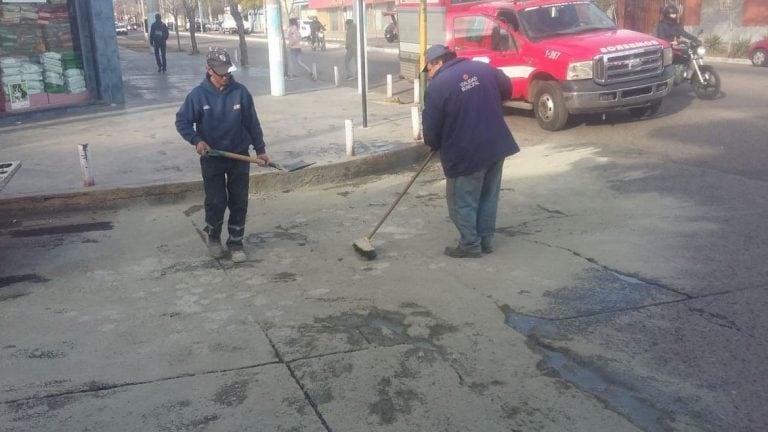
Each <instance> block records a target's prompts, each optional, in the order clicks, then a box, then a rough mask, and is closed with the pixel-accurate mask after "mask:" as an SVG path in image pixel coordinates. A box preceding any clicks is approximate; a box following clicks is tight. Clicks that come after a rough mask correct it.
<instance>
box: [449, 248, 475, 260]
mask: <svg viewBox="0 0 768 432" xmlns="http://www.w3.org/2000/svg"><path fill="white" fill-rule="evenodd" d="M443 253H444V254H446V255H448V256H449V257H451V258H480V257H481V256H482V254H481V253H480V252H477V251H470V250H466V249H462V248H460V247H458V246H456V247H450V246H447V247H446V248H445V250H444V251H443Z"/></svg>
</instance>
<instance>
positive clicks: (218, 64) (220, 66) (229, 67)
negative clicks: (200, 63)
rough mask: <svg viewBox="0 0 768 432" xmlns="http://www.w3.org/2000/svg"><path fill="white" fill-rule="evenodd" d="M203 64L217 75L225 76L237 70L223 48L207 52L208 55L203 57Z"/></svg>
mask: <svg viewBox="0 0 768 432" xmlns="http://www.w3.org/2000/svg"><path fill="white" fill-rule="evenodd" d="M205 62H206V64H208V67H209V68H211V69H213V71H214V72H216V74H217V75H226V74H228V73H229V72H234V71H236V70H237V67H235V65H233V64H232V59H231V58H230V57H229V53H228V52H227V50H225V49H223V48H216V49H213V50H211V51H208V54H207V55H206V56H205Z"/></svg>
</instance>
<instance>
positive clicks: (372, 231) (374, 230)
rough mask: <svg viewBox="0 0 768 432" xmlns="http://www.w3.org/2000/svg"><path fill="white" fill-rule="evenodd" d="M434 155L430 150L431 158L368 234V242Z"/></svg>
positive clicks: (424, 163)
mask: <svg viewBox="0 0 768 432" xmlns="http://www.w3.org/2000/svg"><path fill="white" fill-rule="evenodd" d="M434 155H435V151H434V150H430V152H429V156H427V158H426V159H425V160H424V162H423V163H422V164H421V167H419V170H418V171H416V174H414V175H413V177H411V180H410V181H409V182H408V184H407V185H405V188H404V189H403V191H402V192H400V195H398V196H397V199H396V200H395V202H393V203H392V205H391V206H389V210H387V213H385V214H384V217H383V218H381V220H380V221H379V223H377V224H376V226H375V227H374V228H373V230H371V233H370V234H368V240H371V239H372V238H373V236H374V234H376V231H378V230H379V228H380V227H381V225H382V224H384V221H385V220H387V218H388V217H389V214H390V213H392V210H394V209H395V206H397V203H399V202H400V200H401V199H403V197H404V196H405V193H406V192H408V189H410V188H411V185H412V184H413V182H415V181H416V177H418V176H419V174H421V172H422V171H424V168H426V166H427V164H428V163H429V161H430V160H432V156H434Z"/></svg>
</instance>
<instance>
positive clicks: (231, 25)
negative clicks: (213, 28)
mask: <svg viewBox="0 0 768 432" xmlns="http://www.w3.org/2000/svg"><path fill="white" fill-rule="evenodd" d="M243 30H244V31H245V34H250V33H251V27H250V23H248V22H246V21H245V20H244V21H243ZM219 31H220V32H221V33H232V34H237V22H235V17H233V16H232V15H225V16H224V20H223V21H222V22H221V25H220V26H219Z"/></svg>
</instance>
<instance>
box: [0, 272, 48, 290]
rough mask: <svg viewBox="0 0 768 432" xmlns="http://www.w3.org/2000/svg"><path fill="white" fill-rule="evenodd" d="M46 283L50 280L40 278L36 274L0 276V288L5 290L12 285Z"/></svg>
mask: <svg viewBox="0 0 768 432" xmlns="http://www.w3.org/2000/svg"><path fill="white" fill-rule="evenodd" d="M48 281H50V279H48V278H45V277H42V276H40V275H38V274H37V273H25V274H20V275H11V276H0V288H5V287H7V286H9V285H13V284H17V283H21V282H32V283H45V282H48Z"/></svg>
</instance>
